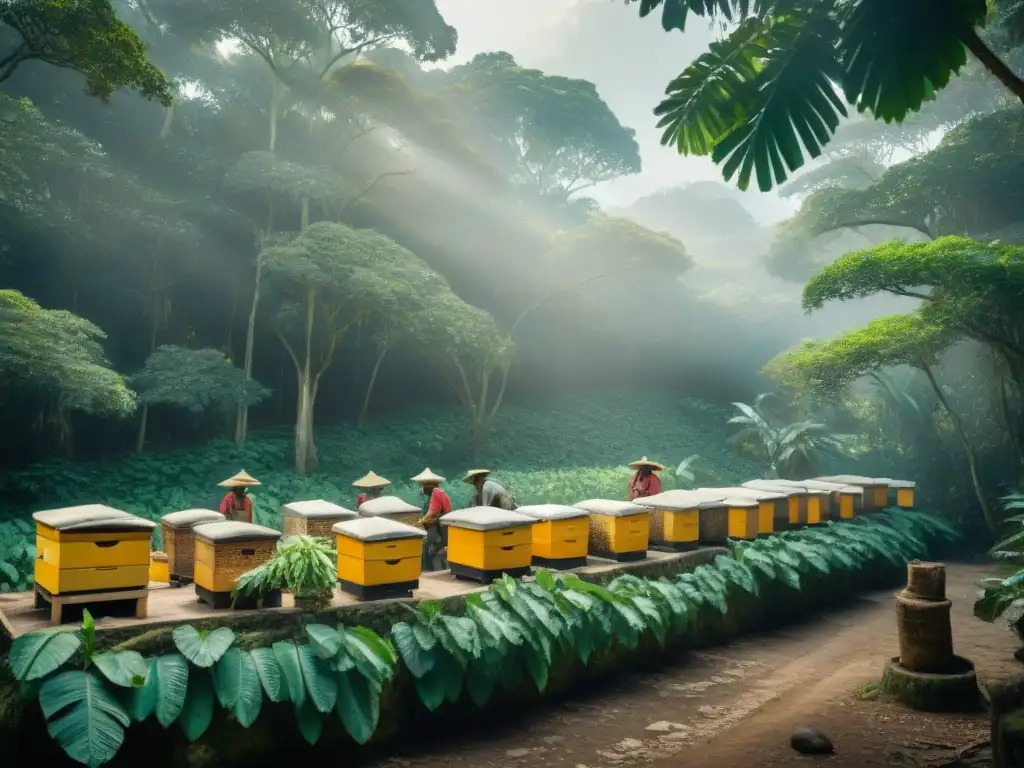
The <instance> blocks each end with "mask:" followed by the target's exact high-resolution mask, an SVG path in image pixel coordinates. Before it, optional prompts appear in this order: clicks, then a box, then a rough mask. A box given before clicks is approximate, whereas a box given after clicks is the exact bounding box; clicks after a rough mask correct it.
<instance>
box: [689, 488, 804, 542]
mask: <svg viewBox="0 0 1024 768" xmlns="http://www.w3.org/2000/svg"><path fill="white" fill-rule="evenodd" d="M697 490H698V492H705V493H711V494H716V498H724V497H728V498H738V499H751V500H753V501H756V502H757V535H758V536H771V535H772V534H773V533H775V524H776V521H777V520H780V519H781V520H784V521H786V522H787V527H788V521H789V496H788V494H787V493H784V492H782V491H779V490H775V491H765V490H757V489H755V488H744V487H743V486H739V487H732V486H730V487H727V488H698V489H697ZM782 530H786V529H785V528H783V529H782Z"/></svg>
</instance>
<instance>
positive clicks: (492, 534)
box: [441, 507, 534, 584]
mask: <svg viewBox="0 0 1024 768" xmlns="http://www.w3.org/2000/svg"><path fill="white" fill-rule="evenodd" d="M533 523H534V520H533V518H532V517H527V516H526V515H521V514H519V513H518V512H509V511H507V510H504V509H498V508H497V507H471V508H470V509H460V510H458V511H456V512H449V513H448V514H447V515H444V516H443V517H442V518H441V525H443V526H445V527H446V528H447V530H448V570H450V571H451V572H452V573H453V574H454V575H455V576H459V577H461V578H464V579H472V580H473V581H479V582H482V583H484V584H490V583H491V582H492V581H494V579H496V578H498V577H499V576H501V575H502V574H503V573H507V574H509V575H510V576H522V575H524V574H527V573H529V572H530V562H531V560H532V559H533V557H532V555H533V531H532V527H533Z"/></svg>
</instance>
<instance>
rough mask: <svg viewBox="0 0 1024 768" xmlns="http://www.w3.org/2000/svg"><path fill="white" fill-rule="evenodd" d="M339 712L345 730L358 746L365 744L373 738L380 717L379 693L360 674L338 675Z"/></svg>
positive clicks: (337, 707)
mask: <svg viewBox="0 0 1024 768" xmlns="http://www.w3.org/2000/svg"><path fill="white" fill-rule="evenodd" d="M337 679H338V701H337V706H336V709H337V712H338V717H340V718H341V722H342V723H343V724H344V725H345V730H346V731H348V734H349V736H351V737H352V739H353V740H354V741H355V742H356V744H365V743H366V742H368V741H369V740H370V737H371V736H373V732H374V730H376V728H377V720H378V718H379V717H380V701H379V699H378V694H377V691H376V690H375V689H374V688H373V686H372V685H371V684H370V682H369V681H368V680H367V679H366V678H365V677H363V676H362V675H360V674H357V673H352V672H350V673H348V674H341V675H338V678H337Z"/></svg>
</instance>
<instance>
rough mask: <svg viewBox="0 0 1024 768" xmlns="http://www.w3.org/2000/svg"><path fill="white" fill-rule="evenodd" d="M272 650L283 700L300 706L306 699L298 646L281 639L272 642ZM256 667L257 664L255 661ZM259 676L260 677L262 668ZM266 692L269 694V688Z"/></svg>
mask: <svg viewBox="0 0 1024 768" xmlns="http://www.w3.org/2000/svg"><path fill="white" fill-rule="evenodd" d="M272 650H273V652H274V658H275V659H277V664H278V669H279V670H280V674H281V679H282V680H283V681H284V685H283V686H282V688H283V689H284V690H285V691H287V694H286V695H285V700H286V701H290V702H292V703H293V704H294V705H295V706H296V707H301V706H302V704H303V702H305V701H306V685H305V683H304V681H303V674H302V663H301V660H300V658H299V646H297V645H296V644H295V643H293V642H291V641H283V642H279V643H274V645H273V646H272ZM258 667H259V664H258V663H257V668H258ZM260 676H261V677H262V670H261V674H260ZM267 694H268V695H270V691H269V690H268V691H267ZM271 699H273V696H271ZM310 743H312V742H310Z"/></svg>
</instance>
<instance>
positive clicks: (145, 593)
mask: <svg viewBox="0 0 1024 768" xmlns="http://www.w3.org/2000/svg"><path fill="white" fill-rule="evenodd" d="M122 600H134V601H135V618H137V619H144V618H146V615H147V613H148V611H149V588H148V587H140V588H138V589H118V590H112V591H109V592H88V593H85V594H74V593H72V594H68V595H51V594H50V593H49V592H47V591H46V590H45V589H43V588H42V587H41V586H39V585H38V584H36V585H35V607H36V608H37V609H42V608H45V607H46V606H47V605H49V606H50V623H51V624H53V625H54V626H57V625H58V624H63V623H64V621H63V613H64V606H65V605H92V604H94V603H112V602H119V601H122Z"/></svg>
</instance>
